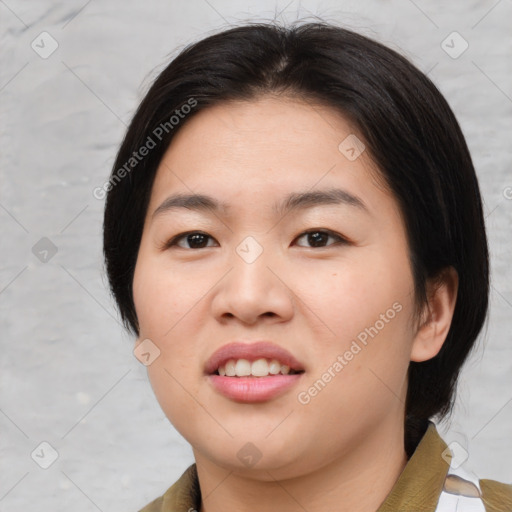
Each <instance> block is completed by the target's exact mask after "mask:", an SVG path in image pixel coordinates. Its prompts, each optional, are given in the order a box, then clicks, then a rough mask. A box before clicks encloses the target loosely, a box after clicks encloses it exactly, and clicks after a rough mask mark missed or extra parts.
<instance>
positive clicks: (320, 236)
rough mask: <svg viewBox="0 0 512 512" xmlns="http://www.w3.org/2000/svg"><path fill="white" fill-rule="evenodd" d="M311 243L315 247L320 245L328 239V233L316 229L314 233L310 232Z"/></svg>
mask: <svg viewBox="0 0 512 512" xmlns="http://www.w3.org/2000/svg"><path fill="white" fill-rule="evenodd" d="M308 238H309V243H310V244H311V245H312V246H313V247H319V246H321V245H323V244H324V242H326V241H327V238H328V235H327V234H326V233H320V232H319V231H315V232H314V233H309V234H308Z"/></svg>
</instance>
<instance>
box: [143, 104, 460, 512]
mask: <svg viewBox="0 0 512 512" xmlns="http://www.w3.org/2000/svg"><path fill="white" fill-rule="evenodd" d="M350 134H357V131H356V130H355V129H354V128H353V127H352V126H351V125H350V124H349V123H348V122H347V121H346V120H345V119H343V118H342V117H341V116H340V115H339V114H337V113H335V112H333V110H332V109H327V108H325V107H322V106H318V105H312V104H309V103H308V102H304V101H301V100H299V99H293V98H284V97H274V96H264V97H260V98H258V99H254V100H252V101H247V102H230V103H223V104H220V105H218V106H215V107H210V108H208V109H206V110H203V111H201V112H199V113H198V114H197V115H195V116H194V117H192V118H191V119H189V120H187V122H186V124H184V125H183V127H181V128H180V131H179V132H178V133H177V134H176V135H175V138H174V139H173V142H172V144H171V146H170V147H169V149H168V151H167V152H166V154H165V155H164V157H163V159H162V161H161V163H160V166H159V168H158V171H157V174H156V178H155V182H154V186H153V189H152V195H151V199H150V204H149V207H148V212H147V216H146V221H145V226H144V231H143V236H142V241H141V245H140V250H139V254H138V259H137V264H136V269H135V276H134V282H133V292H134V301H135V307H136V312H137V316H138V320H139V324H140V336H139V338H138V339H137V341H136V343H137V344H138V343H140V342H141V341H142V340H144V339H147V338H149V339H150V340H151V341H152V342H153V343H154V344H155V345H156V346H157V347H158V349H159V350H160V356H159V357H158V358H157V359H155V361H154V362H153V363H152V364H151V365H150V366H148V375H149V378H150V381H151V385H152V387H153V390H154V392H155V395H156V397H157V399H158V401H159V403H160V405H161V407H162V409H163V411H164V412H165V414H166V416H167V417H168V418H169V420H170V421H171V423H172V424H173V425H174V426H175V427H176V429H177V430H178V431H179V432H180V433H181V434H182V435H183V436H184V437H185V439H187V441H188V442H189V443H190V444H191V445H192V448H193V453H194V457H195V460H196V463H197V468H198V476H199V481H200V487H201V493H202V496H203V503H202V505H201V511H202V512H217V511H221V510H241V511H253V510H258V511H259V510H280V511H281V512H288V511H297V510H304V509H305V510H308V511H316V510H347V511H348V510H350V511H375V510H377V508H378V507H379V505H380V504H381V503H382V502H383V501H384V499H385V498H386V496H387V494H388V493H389V491H390V490H391V488H392V487H393V485H394V483H395V482H396V480H397V478H398V476H399V475H400V472H401V471H402V470H403V468H404V466H405V464H406V462H407V459H406V454H405V451H404V443H403V438H404V429H403V418H404V408H405V405H404V402H405V397H406V391H407V378H406V376H407V368H408V365H409V362H410V361H411V360H414V361H423V360H426V359H430V358H431V357H433V356H435V354H437V352H438V351H439V349H440V348H441V346H442V343H443V342H444V340H445V338H446V335H447V333H448V330H449V326H450V322H451V318H452V315H453V310H454V306H455V301H456V295H457V276H456V273H455V272H454V271H453V270H452V269H448V270H447V272H446V276H445V278H444V280H443V281H442V283H441V285H440V286H438V287H436V288H434V287H431V288H430V287H429V291H430V293H429V296H430V302H429V309H428V310H427V309H425V313H424V315H422V318H421V319H420V320H421V321H419V322H417V321H416V320H418V318H416V317H415V316H414V312H415V310H414V295H413V290H414V287H413V278H412V273H411V268H410V262H409V259H408V246H407V239H406V232H405V226H404V223H403V219H402V217H401V214H400V211H399V208H398V204H397V202H396V200H395V198H394V197H393V196H392V194H391V193H390V192H389V191H388V190H387V189H386V187H383V186H382V184H379V182H378V181H377V180H375V166H374V164H373V163H372V161H371V160H370V157H369V152H368V151H364V152H363V153H362V154H361V155H360V156H359V158H357V159H356V160H354V161H349V159H347V158H346V156H345V155H344V154H343V153H342V152H340V150H339V149H338V146H339V144H340V142H341V141H343V140H344V139H345V138H346V137H347V136H348V135H350ZM359 138H360V139H362V137H361V136H359ZM330 187H337V188H342V189H344V190H346V191H348V192H350V193H351V194H353V195H355V196H357V197H359V198H360V199H361V200H362V201H363V202H364V204H365V205H366V207H367V210H368V211H367V212H365V211H363V210H362V209H358V208H355V207H353V206H350V205H346V204H339V205H319V206H316V207H313V208H307V209H303V210H300V211H293V212H291V213H289V214H288V215H284V216H283V215H282V214H281V215H279V214H277V213H276V212H275V211H274V210H273V209H272V206H273V204H274V203H275V202H276V201H280V200H282V199H283V198H284V197H285V196H286V195H288V194H289V193H291V192H303V191H311V190H315V191H316V190H323V189H326V188H330ZM178 192H181V193H192V192H194V193H202V194H208V195H210V196H213V197H215V198H216V199H218V200H219V201H224V202H226V203H228V204H229V209H228V210H227V211H225V212H223V211H217V212H215V213H213V212H212V211H203V212H200V211H192V210H190V209H184V208H180V209H174V210H171V211H167V212H165V213H162V214H160V215H156V216H155V217H153V212H154V211H155V210H156V209H157V208H158V206H159V205H160V204H161V203H162V202H163V201H164V200H165V199H166V198H167V197H168V196H169V195H171V194H174V193H178ZM312 228H317V229H318V230H331V231H332V232H334V233H337V234H339V235H340V236H342V237H344V238H346V239H348V240H349V242H348V243H345V244H343V243H337V242H339V240H338V239H337V238H336V237H329V238H327V237H326V238H324V239H323V242H322V243H323V246H320V247H315V246H314V243H315V240H314V239H313V240H311V238H310V237H308V236H304V235H303V233H304V231H306V230H310V229H312ZM193 230H199V231H201V232H204V233H207V234H208V235H209V237H211V238H209V237H206V238H205V239H204V240H205V241H206V242H205V244H207V246H206V247H203V248H191V245H190V239H188V240H187V238H186V237H185V238H182V239H181V241H179V246H178V245H174V246H170V247H165V243H166V242H167V241H168V240H170V239H172V237H174V236H176V235H178V234H180V233H183V232H186V231H193ZM247 236H252V237H254V238H255V239H256V240H257V242H258V243H259V244H260V246H261V247H262V249H263V252H262V254H261V255H260V256H259V257H258V258H257V259H256V261H254V262H253V263H250V264H249V263H247V262H246V261H244V260H243V259H242V258H241V257H240V256H239V255H238V254H237V252H236V248H237V246H238V245H239V244H240V242H241V241H242V240H244V238H245V237H247ZM192 243H193V242H192ZM394 303H399V305H400V306H401V310H400V312H398V313H397V314H396V315H395V316H394V318H393V319H391V320H389V321H388V322H387V323H385V325H384V327H383V328H382V329H380V330H379V332H378V334H377V335H376V336H375V337H374V338H369V341H368V343H367V345H366V346H363V348H362V350H361V351H360V352H358V353H357V355H355V356H354V358H353V359H352V360H351V361H349V362H348V364H347V365H346V366H344V367H343V369H342V371H340V372H338V373H336V376H335V377H334V378H332V379H331V381H330V382H329V383H328V384H327V385H326V386H325V387H324V388H323V389H322V390H321V391H320V392H319V393H318V394H317V395H316V396H314V397H313V398H312V399H311V401H310V402H309V403H308V404H307V405H303V404H301V403H300V402H299V401H298V399H297V394H298V393H299V392H300V391H304V390H307V389H308V388H309V387H310V386H311V385H312V384H313V383H314V382H315V381H316V380H317V379H319V378H321V376H322V374H324V373H325V372H326V370H327V369H328V368H329V367H332V365H333V363H334V362H335V361H336V360H337V357H338V356H339V355H343V354H344V353H345V352H346V351H347V350H348V349H349V348H350V346H351V343H352V342H353V340H355V339H356V337H357V335H358V334H359V333H361V332H362V331H364V330H365V328H368V327H370V326H374V325H375V324H376V321H377V320H379V319H380V318H382V317H381V315H382V314H385V313H386V311H387V310H389V309H390V308H391V307H392V305H393V304H394ZM429 312H430V313H429ZM260 339H265V340H271V341H273V342H274V343H276V344H278V345H280V346H282V347H285V348H286V349H287V350H289V351H290V352H291V353H292V354H293V355H294V356H295V357H296V358H297V359H298V360H299V361H301V362H302V363H303V365H304V368H305V373H304V374H303V375H302V377H301V378H300V381H299V383H298V384H297V386H295V387H294V388H292V390H290V391H289V392H286V393H285V394H284V395H282V396H280V397H278V398H275V399H272V400H270V401H268V402H264V403H258V404H242V403H238V402H235V401H232V400H229V399H227V398H225V397H224V396H222V395H220V394H219V393H217V392H216V391H215V390H214V389H213V387H212V386H211V385H210V383H209V381H208V377H207V376H205V375H204V366H205V363H206V361H207V360H208V358H209V357H210V356H211V355H212V354H213V352H214V351H216V350H217V349H218V348H219V347H221V346H223V345H225V344H226V343H229V342H231V341H235V340H240V341H245V342H250V341H254V340H260ZM248 442H250V443H252V444H253V445H254V446H256V448H257V449H258V451H259V452H260V453H261V459H260V460H259V461H258V462H257V464H256V465H255V466H253V467H249V468H248V467H246V466H245V465H244V464H243V463H242V462H241V460H239V458H238V457H237V452H238V451H239V450H240V449H241V448H242V447H243V446H244V445H245V444H246V443H248Z"/></svg>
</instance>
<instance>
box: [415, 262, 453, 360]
mask: <svg viewBox="0 0 512 512" xmlns="http://www.w3.org/2000/svg"><path fill="white" fill-rule="evenodd" d="M458 286H459V277H458V274H457V271H456V270H455V269H454V268H453V267H447V268H446V269H443V270H442V271H441V272H440V274H439V275H437V276H436V277H434V278H431V279H430V280H428V281H427V297H428V304H427V305H426V306H425V310H424V315H423V318H422V320H424V321H422V322H421V324H420V326H419V327H418V330H417V332H416V335H415V337H414V341H413V344H412V347H411V361H415V362H418V363H420V362H422V361H427V360H429V359H432V358H433V357H435V356H436V355H437V354H438V353H439V351H440V350H441V347H442V346H443V343H444V342H445V340H446V337H447V336H448V331H449V330H450V326H451V322H452V318H453V312H454V311H455V304H456V301H457V291H458Z"/></svg>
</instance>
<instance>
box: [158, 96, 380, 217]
mask: <svg viewBox="0 0 512 512" xmlns="http://www.w3.org/2000/svg"><path fill="white" fill-rule="evenodd" d="M361 139H362V137H361V136H360V134H358V133H357V131H356V130H355V128H354V127H353V125H352V124H351V123H350V122H348V121H347V120H346V119H344V118H343V117H342V116H341V115H340V114H339V113H338V112H335V111H334V110H333V109H332V108H328V107H326V106H322V105H318V104H312V103H308V102H306V101H302V100H298V99H291V98H276V97H263V98H259V99H256V100H253V101H236V102H234V101H231V102H224V103H220V104H218V105H215V106H212V107H208V108H206V109H204V110H202V111H200V112H198V113H197V114H194V116H193V117H192V118H190V119H188V120H186V122H185V124H184V125H183V126H182V127H181V128H180V130H179V131H178V132H177V133H176V135H175V136H174V138H173V140H172V142H171V144H170V146H169V148H168V150H167V152H166V153H165V155H164V157H163V158H162V161H161V162H160V165H159V168H158V171H157V175H156V178H155V183H154V186H153V193H152V198H151V206H152V207H153V210H154V209H155V208H156V207H157V206H158V205H157V204H156V203H158V204H160V203H161V202H162V201H163V200H164V199H165V198H166V196H167V195H169V194H170V193H171V192H173V193H175V192H179V193H186V194H190V193H192V192H196V193H204V194H207V195H215V196H217V197H218V199H219V200H220V201H221V202H225V203H229V202H230V199H232V200H236V199H237V198H240V197H241V192H242V191H245V193H247V195H244V197H247V198H253V200H254V198H256V197H258V200H260V201H266V200H267V199H268V200H269V201H270V199H272V201H271V202H272V203H273V205H274V206H275V204H276V196H279V195H285V194H286V195H289V194H290V192H293V191H300V192H304V191H305V190H311V191H315V190H317V189H326V188H327V189H333V188H343V189H344V190H346V191H347V192H348V193H352V195H354V196H366V195H368V194H370V195H371V194H372V193H380V194H383V193H384V194H387V195H389V194H388V192H387V191H384V190H382V189H383V187H382V184H381V183H380V180H379V182H377V181H376V180H375V177H376V176H378V171H377V170H376V167H375V165H374V164H373V162H372V161H371V158H370V157H369V156H368V152H367V151H366V150H365V148H364V146H363V145H362V144H363V143H362V140H361ZM358 143H359V145H358ZM354 144H355V145H354ZM351 145H352V146H353V148H354V151H353V152H352V153H350V152H349V153H347V151H346V150H347V147H348V148H349V149H350V147H351ZM354 153H355V154H356V157H355V158H353V156H354ZM358 153H360V154H359V155H358ZM372 189H375V190H372ZM223 199H226V201H223ZM381 199H382V198H381ZM363 202H364V201H363ZM148 213H150V212H148Z"/></svg>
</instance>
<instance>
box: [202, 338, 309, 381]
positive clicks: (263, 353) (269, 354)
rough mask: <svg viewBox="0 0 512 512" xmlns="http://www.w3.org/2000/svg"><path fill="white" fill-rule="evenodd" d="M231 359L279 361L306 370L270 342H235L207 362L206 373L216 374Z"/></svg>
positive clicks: (286, 352) (286, 351)
mask: <svg viewBox="0 0 512 512" xmlns="http://www.w3.org/2000/svg"><path fill="white" fill-rule="evenodd" d="M230 359H247V360H248V361H256V360H257V359H277V360H278V361H279V362H280V363H281V364H285V365H287V366H289V367H290V368H291V369H292V370H295V371H303V370H304V367H303V365H302V364H301V363H300V362H299V361H297V359H295V357H293V355H292V354H290V352H288V350H286V349H284V348H283V347H280V346H278V345H276V344H274V343H271V342H268V341H257V342H253V343H243V342H234V343H228V344H227V345H224V346H222V347H220V348H219V349H218V350H216V351H215V352H214V353H213V354H212V356H211V357H210V358H209V359H208V361H207V362H206V366H205V372H206V373H207V374H208V375H211V374H213V373H215V372H216V371H217V369H218V368H219V366H223V365H225V364H226V363H227V362H228V361H229V360H230Z"/></svg>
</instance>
